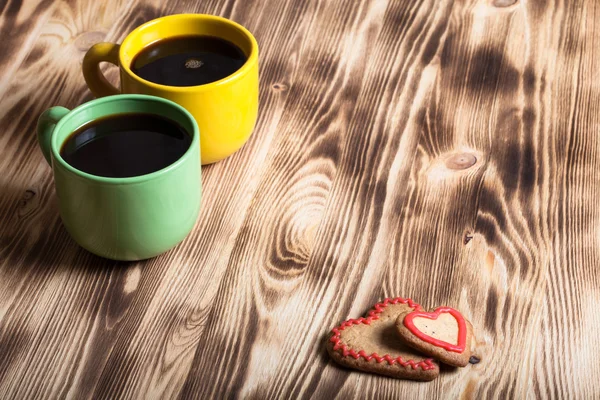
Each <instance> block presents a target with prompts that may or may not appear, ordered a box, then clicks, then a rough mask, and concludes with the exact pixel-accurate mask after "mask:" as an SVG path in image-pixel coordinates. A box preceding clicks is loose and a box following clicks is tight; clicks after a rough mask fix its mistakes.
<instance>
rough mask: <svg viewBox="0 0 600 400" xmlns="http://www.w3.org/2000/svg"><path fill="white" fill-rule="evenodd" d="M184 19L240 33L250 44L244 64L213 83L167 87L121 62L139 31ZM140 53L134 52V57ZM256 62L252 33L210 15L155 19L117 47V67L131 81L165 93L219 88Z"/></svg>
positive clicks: (256, 55)
mask: <svg viewBox="0 0 600 400" xmlns="http://www.w3.org/2000/svg"><path fill="white" fill-rule="evenodd" d="M185 18H190V19H195V20H199V21H203V20H204V21H205V20H214V21H218V22H221V23H223V24H227V25H230V26H232V27H233V28H235V29H237V30H238V31H239V32H240V33H242V34H243V35H244V36H246V38H247V39H248V40H249V41H250V43H251V48H250V54H249V55H248V58H247V59H246V62H244V64H243V65H242V66H241V67H240V68H239V69H238V70H237V71H235V72H234V73H232V74H231V75H228V76H226V77H225V78H222V79H219V80H217V81H214V82H209V83H205V84H202V85H195V86H169V85H161V84H159V83H154V82H151V81H149V80H146V79H144V78H142V77H140V76H138V75H136V74H135V73H134V72H133V71H132V70H131V66H130V65H129V64H128V63H126V62H124V61H123V59H124V52H125V50H124V49H125V48H126V47H127V46H128V45H129V42H131V41H132V40H133V38H134V37H136V36H137V35H138V34H139V33H140V32H141V31H143V30H144V29H147V28H148V27H150V26H152V25H156V24H160V23H163V22H164V21H166V20H177V19H185ZM168 37H171V36H168ZM140 51H141V49H140ZM140 51H138V52H136V55H137V54H138V53H139V52H140ZM257 60H258V42H257V41H256V38H255V37H254V35H252V33H251V32H250V31H249V30H248V29H246V28H245V27H244V26H242V25H240V24H238V23H237V22H235V21H232V20H230V19H228V18H223V17H219V16H217V15H211V14H191V13H188V14H172V15H166V16H164V17H159V18H155V19H153V20H150V21H148V22H146V23H143V24H142V25H140V26H138V27H137V28H135V29H134V30H133V31H131V32H130V33H129V34H128V35H127V36H126V37H125V39H123V42H122V43H121V44H120V46H119V67H120V68H121V69H122V70H123V71H125V73H127V75H129V76H130V77H131V78H132V79H134V80H136V81H137V82H139V83H141V84H143V85H145V86H148V87H151V88H153V89H155V90H167V91H171V92H190V91H193V92H197V91H199V90H210V89H212V88H215V87H217V86H221V85H225V84H228V83H230V82H234V81H236V80H239V79H241V78H242V77H243V76H244V75H246V74H247V73H248V72H249V71H250V70H251V69H252V67H253V66H254V65H255V64H256V62H257Z"/></svg>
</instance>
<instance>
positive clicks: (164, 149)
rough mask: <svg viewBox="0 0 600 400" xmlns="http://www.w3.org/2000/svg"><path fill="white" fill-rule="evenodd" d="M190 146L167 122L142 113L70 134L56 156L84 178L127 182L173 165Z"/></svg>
mask: <svg viewBox="0 0 600 400" xmlns="http://www.w3.org/2000/svg"><path fill="white" fill-rule="evenodd" d="M191 142H192V138H191V136H190V135H189V134H188V133H187V132H186V131H185V129H183V127H181V126H180V125H179V124H177V123H176V122H174V121H171V120H170V119H167V118H164V117H162V116H159V115H155V114H146V113H139V114H138V113H128V114H117V115H111V116H108V117H104V118H100V119H96V120H94V121H91V122H88V123H87V124H85V125H83V126H81V127H80V128H79V129H77V130H76V131H74V132H73V133H72V134H71V135H70V136H69V137H68V138H67V140H66V141H65V142H64V143H63V145H62V147H61V150H60V155H61V157H62V158H63V160H65V161H66V162H67V163H68V164H69V165H71V166H72V167H74V168H76V169H78V170H80V171H83V172H87V173H88V174H92V175H98V176H104V177H111V178H128V177H132V176H139V175H145V174H149V173H152V172H155V171H158V170H161V169H163V168H165V167H167V166H169V165H171V164H173V163H174V162H175V161H177V160H178V159H179V158H181V156H183V154H184V153H185V152H186V150H187V149H188V148H189V147H190V144H191Z"/></svg>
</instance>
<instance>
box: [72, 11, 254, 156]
mask: <svg viewBox="0 0 600 400" xmlns="http://www.w3.org/2000/svg"><path fill="white" fill-rule="evenodd" d="M189 35H210V36H217V37H220V38H222V39H225V40H228V41H229V42H232V43H234V44H236V45H237V46H238V47H239V48H240V49H241V50H242V51H243V52H244V53H245V55H246V56H247V58H248V59H247V60H246V62H245V64H244V65H243V66H242V67H241V68H240V69H239V70H237V71H236V72H234V73H233V74H232V75H229V76H227V77H225V78H223V79H221V80H218V81H215V82H211V83H208V84H205V85H199V86H186V87H175V86H165V85H159V84H156V83H153V82H150V81H147V80H145V79H142V78H140V77H139V76H137V75H136V74H134V73H133V72H132V70H131V63H132V61H133V59H134V57H135V56H136V55H137V54H138V53H139V52H140V51H142V50H143V49H144V48H145V47H147V46H149V45H151V44H153V43H155V42H157V41H160V40H163V39H167V38H173V37H177V36H189ZM103 61H106V62H109V63H112V64H115V65H117V66H118V67H119V70H120V77H121V89H117V88H116V87H114V86H112V85H111V84H110V83H108V82H107V80H106V78H105V77H104V76H103V75H102V72H101V71H100V68H99V63H100V62H103ZM83 76H84V78H85V81H86V83H87V85H88V87H89V88H90V90H91V91H92V93H93V94H94V95H95V96H96V97H102V96H107V95H111V94H117V93H120V92H122V93H142V94H149V95H154V96H159V97H163V98H165V99H169V100H173V101H174V102H176V103H178V104H180V105H182V106H183V107H185V108H186V109H187V110H188V111H189V112H190V113H191V114H192V115H193V116H194V118H196V121H197V122H198V126H199V128H200V142H201V150H202V162H203V163H204V164H210V163H213V162H216V161H219V160H222V159H223V158H225V157H228V156H229V155H231V154H233V153H234V152H236V151H237V150H238V149H239V148H240V147H242V146H243V145H244V143H246V141H247V140H248V138H249V137H250V135H251V134H252V131H253V130H254V125H255V123H256V117H257V114H258V44H257V43H256V39H255V38H254V36H252V34H251V33H250V32H249V31H248V30H247V29H246V28H244V27H243V26H241V25H239V24H237V23H235V22H233V21H230V20H228V19H225V18H221V17H217V16H213V15H204V14H180V15H170V16H166V17H162V18H158V19H155V20H152V21H150V22H147V23H145V24H143V25H141V26H140V27H138V28H137V29H135V30H134V31H133V32H131V33H130V34H129V35H128V36H127V37H126V38H125V40H123V43H122V44H121V45H118V44H114V43H98V44H96V45H94V46H92V48H90V49H89V50H88V52H87V54H86V55H85V57H84V59H83Z"/></svg>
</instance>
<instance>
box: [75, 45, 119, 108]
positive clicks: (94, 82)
mask: <svg viewBox="0 0 600 400" xmlns="http://www.w3.org/2000/svg"><path fill="white" fill-rule="evenodd" d="M119 47H120V46H119V45H118V44H115V43H96V44H95V45H93V46H92V47H91V48H90V49H89V50H88V51H87V53H85V57H83V65H82V67H81V68H82V69H83V78H84V79H85V83H87V85H88V87H89V88H90V91H91V92H92V93H93V94H94V96H96V97H104V96H110V95H113V94H119V93H121V91H120V90H119V89H118V88H116V87H114V86H113V85H111V84H110V83H109V82H108V81H107V80H106V78H105V77H104V74H103V73H102V71H100V63H101V62H103V61H106V62H109V63H111V64H114V65H116V66H117V67H118V66H119Z"/></svg>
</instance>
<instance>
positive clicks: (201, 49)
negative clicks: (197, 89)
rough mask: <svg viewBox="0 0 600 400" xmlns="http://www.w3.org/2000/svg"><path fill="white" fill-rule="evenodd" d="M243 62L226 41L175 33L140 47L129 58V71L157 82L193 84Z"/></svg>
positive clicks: (215, 77)
mask: <svg viewBox="0 0 600 400" xmlns="http://www.w3.org/2000/svg"><path fill="white" fill-rule="evenodd" d="M245 62H246V55H245V54H244V52H243V51H242V50H241V49H240V48H239V47H237V46H236V45H235V44H233V43H231V42H228V41H227V40H224V39H221V38H218V37H214V36H198V35H196V36H178V37H172V38H168V39H164V40H161V41H158V42H156V43H154V44H151V45H150V46H148V47H146V48H144V49H143V50H142V51H141V52H140V53H139V54H137V55H136V56H135V58H134V59H133V61H132V63H131V70H132V71H133V73H135V74H136V75H138V76H140V77H142V78H144V79H146V80H148V81H150V82H154V83H158V84H160V85H167V86H197V85H204V84H206V83H210V82H214V81H218V80H219V79H223V78H225V77H227V76H229V75H231V74H233V73H234V72H235V71H237V70H238V69H240V68H241V67H242V65H244V63H245Z"/></svg>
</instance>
